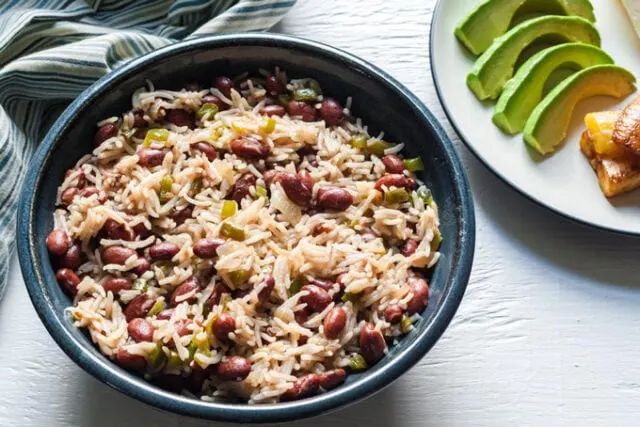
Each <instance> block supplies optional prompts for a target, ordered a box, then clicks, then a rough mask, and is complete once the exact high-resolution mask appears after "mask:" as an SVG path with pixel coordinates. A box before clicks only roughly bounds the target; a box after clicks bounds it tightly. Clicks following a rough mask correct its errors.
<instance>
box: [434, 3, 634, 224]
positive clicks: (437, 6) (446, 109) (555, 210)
mask: <svg viewBox="0 0 640 427" xmlns="http://www.w3.org/2000/svg"><path fill="white" fill-rule="evenodd" d="M444 3H445V0H436V4H435V7H434V9H433V14H432V16H431V22H430V25H429V69H430V71H431V78H432V79H433V84H434V88H435V90H436V96H437V97H438V102H439V103H440V105H441V106H442V110H443V111H444V114H445V116H446V117H447V120H448V121H449V124H450V125H451V127H452V128H453V131H454V132H455V134H456V136H457V137H458V138H459V139H460V141H462V143H463V144H464V145H465V147H466V148H467V149H468V150H469V151H470V152H471V153H472V154H473V155H474V157H475V158H476V159H477V160H478V161H480V163H482V165H483V166H484V167H485V168H486V169H487V170H488V171H489V172H491V174H493V175H494V176H495V177H496V178H498V179H499V180H500V181H502V182H503V183H505V184H507V185H508V186H509V187H510V188H511V189H513V190H515V191H516V193H518V194H520V195H522V196H524V197H525V198H526V199H528V200H529V201H531V202H533V203H534V204H536V205H538V206H540V207H542V208H544V209H547V210H548V211H550V212H552V213H554V214H556V215H558V216H560V217H563V218H565V219H568V220H569V221H571V222H572V223H574V224H576V225H579V226H583V227H589V228H592V229H596V230H599V231H604V232H607V233H611V234H614V235H616V234H617V235H622V236H631V237H640V231H631V230H625V229H622V228H616V227H612V226H607V225H603V224H599V223H597V222H594V221H590V220H587V219H584V218H579V217H577V216H574V215H572V214H569V213H567V212H564V211H562V210H561V209H558V208H556V207H554V206H552V205H551V204H550V203H548V202H546V201H544V200H543V199H539V198H536V197H534V196H533V195H531V194H529V193H528V192H526V191H525V190H524V189H522V188H520V187H519V186H518V185H516V184H515V183H514V182H512V181H511V180H510V179H509V178H508V177H507V176H505V175H503V174H502V173H500V172H499V171H498V170H496V169H494V168H493V167H492V166H491V165H490V163H489V161H487V160H486V159H485V158H484V157H483V156H482V155H481V154H480V153H479V152H478V151H477V150H476V149H475V148H474V146H473V144H471V143H470V142H469V141H467V139H466V138H465V137H464V134H463V133H462V131H461V130H460V126H458V124H457V122H456V121H455V120H454V118H453V115H452V114H451V111H449V107H448V106H447V104H446V102H445V101H444V96H443V94H442V89H441V87H440V80H439V78H438V73H437V71H436V69H435V66H434V63H435V60H436V55H435V50H434V46H435V43H434V35H433V34H434V31H433V28H434V26H435V24H436V22H437V21H438V20H439V18H440V15H441V13H442V8H443V4H444ZM452 36H453V32H452Z"/></svg>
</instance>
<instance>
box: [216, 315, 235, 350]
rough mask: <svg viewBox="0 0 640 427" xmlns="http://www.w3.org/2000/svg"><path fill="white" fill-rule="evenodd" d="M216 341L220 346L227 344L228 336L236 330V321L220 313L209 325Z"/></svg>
mask: <svg viewBox="0 0 640 427" xmlns="http://www.w3.org/2000/svg"><path fill="white" fill-rule="evenodd" d="M211 330H212V331H213V335H215V336H216V339H217V340H218V341H219V342H221V343H222V344H228V343H229V341H230V340H229V334H230V333H231V332H234V331H235V330H236V321H235V320H234V319H233V317H231V315H230V314H228V313H221V314H220V315H219V316H218V317H217V318H216V320H215V321H214V322H213V325H211Z"/></svg>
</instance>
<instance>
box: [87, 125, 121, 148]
mask: <svg viewBox="0 0 640 427" xmlns="http://www.w3.org/2000/svg"><path fill="white" fill-rule="evenodd" d="M118 129H119V128H118V125H117V124H115V123H107V124H105V125H102V126H101V127H100V128H98V131H97V132H96V135H95V136H94V137H93V144H94V145H95V146H96V147H97V146H98V145H100V144H102V143H103V142H104V141H106V140H107V139H109V138H113V137H114V136H116V135H118Z"/></svg>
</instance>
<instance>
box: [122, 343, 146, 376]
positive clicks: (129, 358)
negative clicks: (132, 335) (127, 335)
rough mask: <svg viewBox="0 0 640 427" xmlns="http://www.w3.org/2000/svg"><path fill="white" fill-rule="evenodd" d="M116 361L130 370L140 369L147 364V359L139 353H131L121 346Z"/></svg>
mask: <svg viewBox="0 0 640 427" xmlns="http://www.w3.org/2000/svg"><path fill="white" fill-rule="evenodd" d="M116 363H117V364H118V365H120V366H121V367H123V368H124V369H127V370H129V371H140V370H142V369H144V368H145V366H147V359H145V358H144V356H140V355H138V354H131V353H129V352H128V351H127V350H125V349H124V348H121V349H120V350H118V352H117V353H116Z"/></svg>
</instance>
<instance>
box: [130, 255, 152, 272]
mask: <svg viewBox="0 0 640 427" xmlns="http://www.w3.org/2000/svg"><path fill="white" fill-rule="evenodd" d="M139 262H140V263H139V264H138V265H137V266H136V267H134V269H133V270H132V271H133V272H134V273H135V274H137V275H138V276H142V275H143V274H144V273H146V272H147V271H149V269H150V268H151V263H150V262H149V260H148V259H146V258H139Z"/></svg>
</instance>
